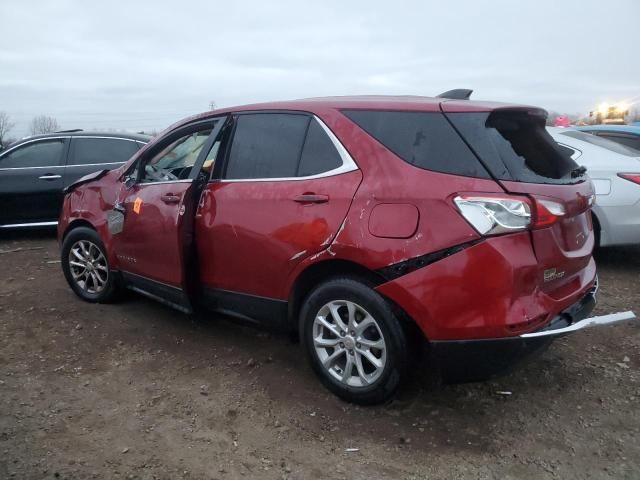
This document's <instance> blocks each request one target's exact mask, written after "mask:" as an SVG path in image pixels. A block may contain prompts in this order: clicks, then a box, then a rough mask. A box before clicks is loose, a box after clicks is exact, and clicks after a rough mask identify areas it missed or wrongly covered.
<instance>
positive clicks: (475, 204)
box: [453, 194, 566, 235]
mask: <svg viewBox="0 0 640 480" xmlns="http://www.w3.org/2000/svg"><path fill="white" fill-rule="evenodd" d="M453 201H454V203H455V204H456V206H457V207H458V210H459V211H460V213H461V214H462V216H463V217H464V218H465V220H466V221H467V222H469V224H471V226H472V227H473V228H474V229H475V230H476V231H477V232H478V233H479V234H480V235H499V234H503V233H511V232H517V231H520V230H527V229H536V228H545V227H548V226H550V225H553V224H554V223H556V222H557V221H558V218H559V217H562V216H563V215H565V214H566V211H565V208H564V206H563V205H562V204H561V203H558V202H555V201H553V200H549V199H541V198H535V197H533V198H528V197H516V196H506V195H505V196H498V195H482V194H480V195H476V194H461V195H458V196H457V197H455V198H454V199H453Z"/></svg>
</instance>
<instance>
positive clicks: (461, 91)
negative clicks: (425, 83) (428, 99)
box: [436, 88, 473, 100]
mask: <svg viewBox="0 0 640 480" xmlns="http://www.w3.org/2000/svg"><path fill="white" fill-rule="evenodd" d="M472 93H473V90H468V89H466V88H454V89H453V90H447V91H446V92H444V93H441V94H440V95H436V98H447V99H449V100H469V97H470V96H471V94H472Z"/></svg>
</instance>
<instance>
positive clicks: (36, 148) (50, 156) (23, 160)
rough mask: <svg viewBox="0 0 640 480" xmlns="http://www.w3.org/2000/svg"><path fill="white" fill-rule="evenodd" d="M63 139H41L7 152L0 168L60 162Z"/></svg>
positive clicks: (49, 164) (38, 165) (0, 160)
mask: <svg viewBox="0 0 640 480" xmlns="http://www.w3.org/2000/svg"><path fill="white" fill-rule="evenodd" d="M63 152H64V139H62V138H60V139H54V140H41V141H39V142H33V143H28V144H26V145H24V146H22V147H18V148H16V149H15V150H11V151H10V152H7V154H6V155H4V156H3V157H1V158H0V168H26V167H53V166H59V165H61V163H62V154H63Z"/></svg>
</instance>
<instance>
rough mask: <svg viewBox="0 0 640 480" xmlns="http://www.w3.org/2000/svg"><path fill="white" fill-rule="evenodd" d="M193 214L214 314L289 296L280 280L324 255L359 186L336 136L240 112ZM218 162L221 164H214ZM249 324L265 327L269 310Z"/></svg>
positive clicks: (294, 116)
mask: <svg viewBox="0 0 640 480" xmlns="http://www.w3.org/2000/svg"><path fill="white" fill-rule="evenodd" d="M225 147H226V148H224V149H223V152H224V153H223V155H222V158H220V159H219V160H218V168H217V169H216V173H217V175H216V176H217V177H218V179H214V180H213V181H212V182H211V183H209V185H208V186H207V188H206V189H205V191H204V194H203V196H202V199H201V202H200V205H199V208H198V211H197V214H196V240H197V245H198V256H199V258H200V262H199V265H200V276H201V279H202V284H203V286H204V287H205V292H206V293H207V294H208V295H209V296H210V297H213V298H214V299H215V301H216V303H217V307H218V308H219V309H222V310H225V309H227V308H226V307H227V306H228V307H229V308H228V309H229V310H234V311H236V312H238V311H240V312H241V313H242V312H243V308H245V307H247V308H249V309H250V308H251V305H255V302H256V301H257V299H260V300H261V301H264V304H265V305H267V304H269V302H272V303H273V302H274V301H275V302H277V301H281V300H284V299H286V298H287V296H288V291H287V289H286V284H287V278H288V275H289V274H290V272H291V270H292V269H293V268H294V267H295V266H296V265H297V264H298V263H299V262H301V261H303V260H304V259H305V258H307V257H310V256H312V255H314V254H316V253H318V252H320V251H321V250H323V249H325V248H327V246H328V245H329V244H330V242H331V241H332V239H333V238H334V237H335V235H336V233H337V232H338V230H339V229H340V225H341V224H342V221H343V220H344V218H345V216H346V214H347V211H348V209H349V206H350V204H351V201H352V199H353V196H354V194H355V192H356V189H357V188H358V185H359V184H360V181H361V179H362V175H361V172H360V171H359V170H358V169H357V166H356V165H355V163H354V162H353V160H352V159H351V157H350V156H349V154H348V153H347V152H346V150H345V149H344V147H343V146H342V145H341V144H340V142H339V141H338V140H337V138H336V137H335V136H334V134H333V133H332V132H331V131H330V130H329V129H328V128H327V127H326V126H325V125H324V124H323V123H322V122H321V121H320V120H319V119H318V118H316V117H314V116H312V115H308V114H302V113H290V112H287V113H284V112H283V113H274V112H269V113H246V114H240V115H237V117H236V118H235V125H234V128H233V134H232V138H231V139H230V140H227V141H226V145H225ZM221 160H222V161H221ZM246 316H247V317H253V318H254V319H255V317H256V316H258V317H262V318H259V319H260V320H264V321H272V320H274V318H273V317H272V316H270V315H269V312H268V309H266V308H265V309H260V308H258V309H254V310H253V311H247V312H246Z"/></svg>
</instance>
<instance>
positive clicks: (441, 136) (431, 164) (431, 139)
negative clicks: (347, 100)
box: [342, 110, 489, 178]
mask: <svg viewBox="0 0 640 480" xmlns="http://www.w3.org/2000/svg"><path fill="white" fill-rule="evenodd" d="M342 113H344V114H345V115H346V116H347V117H348V118H349V119H351V120H352V121H353V122H355V123H356V124H357V125H358V126H359V127H360V128H362V129H363V130H365V131H366V132H367V133H368V134H369V135H371V136H372V137H373V138H375V139H376V140H377V141H378V142H380V143H381V144H382V145H384V146H385V147H386V148H388V149H389V150H391V151H392V152H393V153H395V154H396V155H397V156H398V157H400V158H401V159H403V160H404V161H406V162H408V163H410V164H411V165H414V166H416V167H419V168H423V169H425V170H433V171H436V172H442V173H450V174H453V175H464V176H467V177H480V178H489V175H488V173H487V171H486V169H485V168H484V167H483V166H482V164H481V163H480V162H479V161H478V159H477V158H476V156H475V155H474V154H473V152H472V151H471V150H470V149H469V147H468V146H467V145H466V144H465V143H464V141H463V140H462V139H461V138H460V136H459V135H458V133H457V132H456V131H455V129H454V128H453V127H452V126H451V124H450V123H449V122H448V121H447V119H446V118H445V117H444V115H443V114H441V113H439V112H393V111H380V110H343V112H342Z"/></svg>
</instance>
